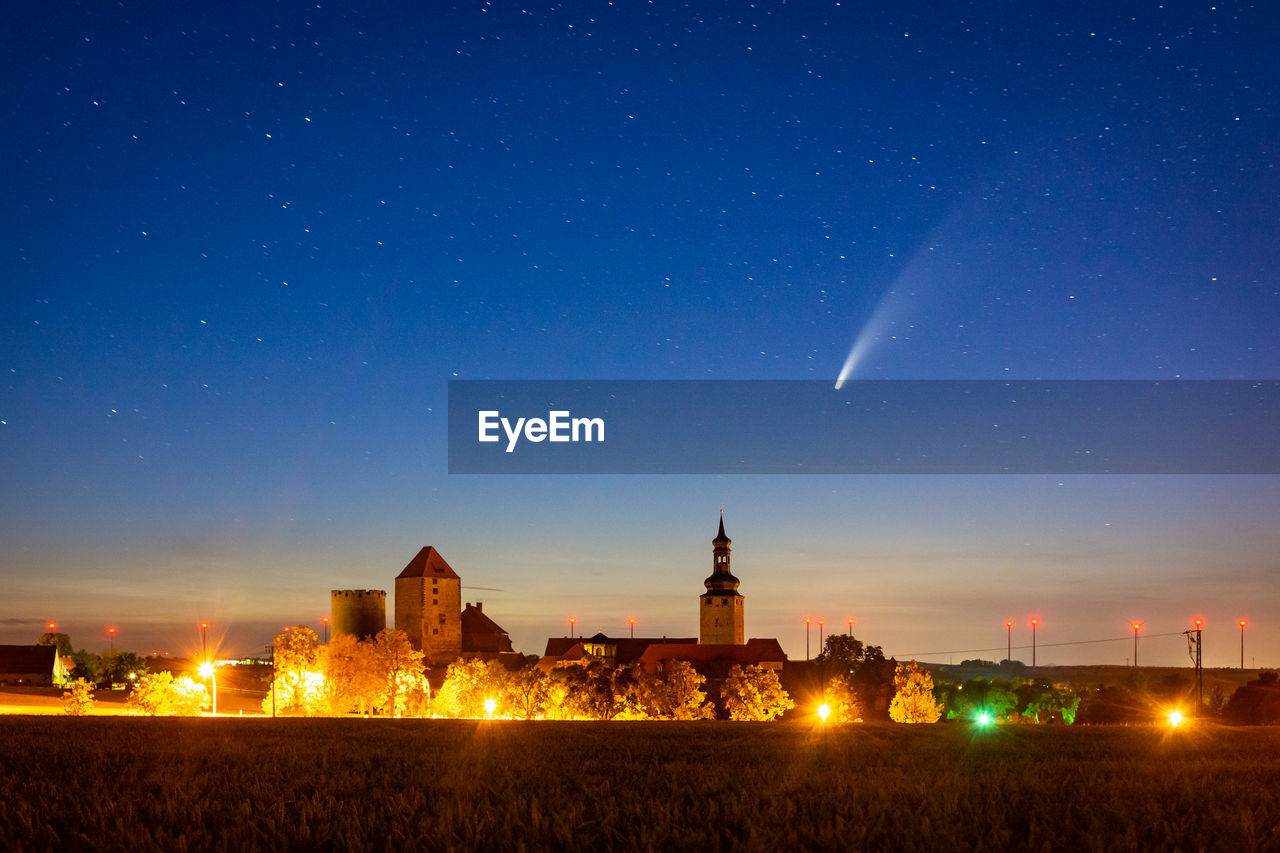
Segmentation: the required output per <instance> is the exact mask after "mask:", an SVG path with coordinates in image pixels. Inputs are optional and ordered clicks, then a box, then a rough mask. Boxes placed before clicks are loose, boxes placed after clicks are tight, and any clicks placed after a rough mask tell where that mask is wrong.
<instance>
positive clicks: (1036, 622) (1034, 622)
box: [1031, 619, 1040, 670]
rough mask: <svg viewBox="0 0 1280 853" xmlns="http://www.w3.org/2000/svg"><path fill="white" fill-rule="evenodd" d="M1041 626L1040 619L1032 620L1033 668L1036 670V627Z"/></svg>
mask: <svg viewBox="0 0 1280 853" xmlns="http://www.w3.org/2000/svg"><path fill="white" fill-rule="evenodd" d="M1039 624H1040V620H1039V619H1032V620H1031V668H1032V669H1033V670H1034V669H1035V668H1036V626H1037V625H1039Z"/></svg>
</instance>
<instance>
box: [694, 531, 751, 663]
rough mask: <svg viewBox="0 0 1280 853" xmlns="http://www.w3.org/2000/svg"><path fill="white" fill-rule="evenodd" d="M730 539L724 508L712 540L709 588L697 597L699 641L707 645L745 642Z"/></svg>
mask: <svg viewBox="0 0 1280 853" xmlns="http://www.w3.org/2000/svg"><path fill="white" fill-rule="evenodd" d="M729 542H730V539H729V537H728V536H725V535H724V510H721V511H720V532H719V533H718V534H717V535H716V538H715V539H712V540H711V548H712V566H711V577H709V578H707V579H706V580H705V581H703V582H702V585H703V586H705V587H706V588H707V591H706V592H704V593H703V594H702V595H700V596H699V597H698V604H699V607H698V611H699V613H700V614H701V618H700V619H699V623H700V625H701V630H700V631H699V632H698V642H699V643H701V644H702V645H704V646H705V645H735V646H741V645H742V644H743V643H745V642H746V634H745V629H744V627H743V610H744V602H743V598H742V595H741V593H739V592H738V579H737V578H735V577H734V576H733V573H732V572H730V571H729Z"/></svg>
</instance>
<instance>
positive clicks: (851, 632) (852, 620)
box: [849, 616, 857, 637]
mask: <svg viewBox="0 0 1280 853" xmlns="http://www.w3.org/2000/svg"><path fill="white" fill-rule="evenodd" d="M856 621H857V620H856V619H854V618H853V617H852V616H850V617H849V636H850V637H852V636H853V623H854V622H856Z"/></svg>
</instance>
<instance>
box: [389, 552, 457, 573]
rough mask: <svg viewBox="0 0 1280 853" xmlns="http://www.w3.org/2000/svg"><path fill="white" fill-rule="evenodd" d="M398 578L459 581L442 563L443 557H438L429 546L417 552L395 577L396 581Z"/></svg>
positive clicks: (449, 568)
mask: <svg viewBox="0 0 1280 853" xmlns="http://www.w3.org/2000/svg"><path fill="white" fill-rule="evenodd" d="M400 578H453V579H454V580H460V578H459V577H458V573H457V572H455V571H454V570H453V568H452V567H451V566H450V565H449V564H448V563H446V562H445V561H444V557H441V556H440V552H439V551H437V550H436V549H435V548H433V547H432V546H430V545H427V546H426V547H424V548H423V549H422V550H421V551H419V552H418V553H417V555H416V556H415V557H414V558H413V559H412V560H410V561H409V565H407V566H405V567H404V571H402V572H401V573H400V574H398V575H396V580H399V579H400Z"/></svg>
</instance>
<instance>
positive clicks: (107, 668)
mask: <svg viewBox="0 0 1280 853" xmlns="http://www.w3.org/2000/svg"><path fill="white" fill-rule="evenodd" d="M99 660H100V666H101V668H102V678H103V679H104V680H105V681H106V682H107V684H116V683H122V684H128V683H130V682H132V681H134V680H135V679H137V678H139V677H140V676H142V675H145V674H146V672H147V661H146V659H145V658H143V657H142V656H141V655H139V654H137V653H135V652H123V651H120V650H119V649H112V650H111V651H108V652H107V653H106V654H104V655H103V656H102V657H101V658H100V659H99Z"/></svg>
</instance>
